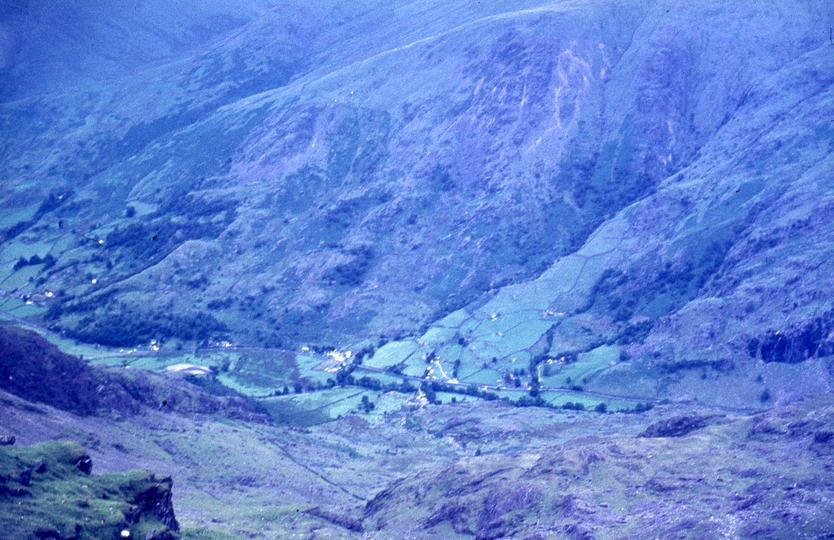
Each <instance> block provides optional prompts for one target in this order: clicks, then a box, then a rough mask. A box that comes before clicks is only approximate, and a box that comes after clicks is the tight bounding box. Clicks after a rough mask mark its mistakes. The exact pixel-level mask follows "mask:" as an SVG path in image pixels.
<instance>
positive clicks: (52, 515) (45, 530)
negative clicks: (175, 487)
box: [0, 442, 180, 540]
mask: <svg viewBox="0 0 834 540" xmlns="http://www.w3.org/2000/svg"><path fill="white" fill-rule="evenodd" d="M91 470H92V461H91V460H90V457H89V456H88V455H87V453H86V451H85V450H84V449H83V448H82V447H81V446H79V445H77V444H74V443H61V442H53V443H45V444H40V445H34V446H27V447H19V446H0V479H2V483H1V484H0V500H2V501H3V504H2V505H0V531H2V532H0V536H2V537H3V538H9V539H12V538H15V539H21V540H23V539H34V538H54V539H62V538H66V539H69V538H75V539H78V540H84V539H90V540H94V539H95V540H98V539H102V538H145V539H147V540H173V539H175V538H180V536H179V534H177V532H178V530H179V525H178V524H177V520H176V518H175V517H174V510H173V507H172V506H171V478H170V477H165V478H158V477H156V476H155V475H154V474H153V473H150V472H148V471H143V470H133V471H130V472H125V473H120V474H116V473H111V474H104V475H91V474H90V472H91Z"/></svg>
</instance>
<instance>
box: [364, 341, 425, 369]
mask: <svg viewBox="0 0 834 540" xmlns="http://www.w3.org/2000/svg"><path fill="white" fill-rule="evenodd" d="M416 349H417V343H415V342H414V341H410V340H409V341H393V342H391V343H387V344H385V345H383V346H382V347H380V348H379V349H378V350H377V351H376V353H374V355H373V356H372V357H370V358H366V359H365V361H364V362H363V363H364V364H365V365H367V366H369V367H376V368H388V367H391V366H395V365H397V364H399V363H400V362H402V361H403V360H405V359H406V358H407V357H408V356H409V355H410V354H411V353H413V352H414V351H415V350H416Z"/></svg>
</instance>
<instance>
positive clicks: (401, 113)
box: [0, 1, 834, 407]
mask: <svg viewBox="0 0 834 540" xmlns="http://www.w3.org/2000/svg"><path fill="white" fill-rule="evenodd" d="M153 6H154V5H153V4H148V8H147V9H149V10H153V9H158V8H154V7H153ZM229 9H230V8H229V7H227V6H225V5H224V4H221V3H217V4H211V5H210V7H207V8H206V11H205V12H202V11H201V12H199V13H188V14H187V15H176V16H175V15H171V16H172V17H174V19H176V17H184V19H182V20H183V21H186V22H185V23H183V24H184V26H183V28H191V30H188V31H183V30H181V29H180V27H179V26H177V25H176V24H174V23H173V22H172V21H173V19H171V20H168V19H164V20H162V21H160V22H158V23H157V22H154V21H152V20H151V21H149V22H147V24H149V25H150V27H148V28H156V27H155V26H154V25H159V28H160V30H159V32H156V33H155V32H149V33H147V35H149V36H150V35H152V36H154V37H152V38H151V37H142V36H144V35H146V32H145V30H144V28H146V27H145V26H142V27H141V28H143V30H142V31H141V32H138V33H137V35H136V36H135V37H134V38H132V39H133V40H134V41H128V42H127V44H126V45H125V48H123V49H114V52H113V54H114V58H116V60H117V62H116V64H118V66H117V67H118V69H116V68H114V69H113V70H112V71H106V72H105V73H106V76H103V77H102V78H100V79H96V80H90V81H87V82H84V84H80V83H79V84H80V85H79V86H75V88H74V89H67V90H62V89H61V88H60V87H59V86H58V85H56V84H52V83H50V84H49V85H48V88H47V90H48V92H49V93H46V94H39V93H38V92H41V91H43V90H42V89H41V88H40V87H39V86H38V85H36V84H35V83H27V82H26V81H27V80H28V79H26V77H24V76H23V75H20V74H21V73H29V71H28V70H29V69H30V68H33V66H34V65H35V64H36V63H37V58H39V57H38V54H41V53H39V52H37V51H36V50H35V49H34V48H33V47H35V45H34V44H33V45H31V47H29V46H28V45H27V47H29V48H24V49H21V51H23V52H20V53H19V54H18V55H11V56H8V58H10V59H9V60H7V68H6V69H7V70H10V71H7V72H4V73H5V74H4V75H3V76H4V77H5V78H6V80H9V81H15V85H16V86H15V90H14V91H13V94H12V97H10V98H9V100H8V101H6V102H5V103H4V104H3V105H2V106H0V112H1V113H2V124H0V125H1V126H2V127H0V129H2V130H3V133H4V134H5V135H6V136H5V137H4V138H3V140H2V143H0V144H2V147H0V149H1V150H2V152H1V153H2V156H3V157H2V158H0V159H2V167H0V171H2V172H0V174H2V175H3V176H2V178H3V182H4V184H5V185H8V186H9V189H8V190H7V191H6V192H5V193H4V194H3V195H2V199H0V207H2V208H3V214H2V222H0V227H2V233H0V234H2V238H3V240H2V253H0V279H2V282H0V287H3V290H4V291H5V293H4V294H5V297H4V303H3V304H2V306H0V307H2V308H3V309H4V310H5V311H8V312H11V313H13V314H15V315H17V316H21V317H27V318H29V319H30V320H38V321H42V322H43V323H44V324H47V325H49V326H50V327H51V328H52V329H53V330H55V331H60V332H62V333H63V334H65V335H66V336H68V337H71V338H73V339H76V340H80V341H84V342H91V343H99V344H103V345H108V346H113V347H131V346H136V345H142V344H144V345H147V344H148V343H150V342H152V341H154V342H155V343H157V344H158V343H160V342H162V344H163V347H169V348H175V347H176V346H185V347H189V348H191V347H193V346H194V345H195V344H202V345H203V346H205V345H207V344H209V343H212V344H215V343H218V342H223V341H226V342H229V343H231V344H236V345H254V346H266V347H271V348H283V349H290V350H298V347H299V346H300V345H304V344H319V345H333V346H338V347H340V348H348V347H355V346H365V345H368V344H374V345H379V341H380V340H382V341H386V340H391V339H400V340H402V339H405V338H409V336H410V337H411V338H413V342H411V344H409V345H407V346H406V347H411V351H410V352H409V354H411V355H412V356H413V358H412V360H413V361H414V362H415V366H412V367H410V368H409V369H411V370H412V371H413V373H412V374H413V375H415V376H416V375H420V374H422V371H423V369H424V367H425V359H429V358H439V361H446V362H448V363H450V364H451V363H454V362H455V361H457V362H458V363H459V364H461V365H463V366H464V368H466V369H463V370H462V372H465V373H467V374H468V375H467V376H468V377H470V380H469V382H470V383H472V384H476V383H477V384H493V385H494V384H496V382H498V381H500V380H501V379H502V378H505V379H506V377H508V376H512V377H516V378H519V380H521V379H524V385H525V386H524V388H525V389H530V390H531V391H533V392H534V394H535V389H534V387H535V388H537V387H539V386H541V387H544V388H547V387H552V388H556V387H568V388H569V387H572V386H579V387H583V388H585V389H586V390H589V389H590V390H595V391H597V392H599V393H609V394H627V395H631V396H645V397H647V398H651V397H654V398H657V397H673V398H676V399H678V398H697V399H704V400H708V401H711V402H717V403H722V404H724V405H731V406H743V407H749V406H752V405H757V406H761V405H762V404H765V405H768V404H769V403H770V402H772V400H773V399H777V400H790V399H793V397H795V396H796V395H797V394H801V393H803V392H818V391H826V390H828V389H829V382H828V381H829V374H828V365H829V363H828V358H829V357H830V356H831V352H832V351H831V347H832V344H831V338H829V337H828V334H829V333H830V332H831V331H832V327H831V325H832V323H831V321H832V320H834V319H832V316H831V309H832V306H830V305H829V304H830V301H829V298H828V296H829V295H828V294H827V291H828V290H830V285H831V284H830V283H829V279H830V278H829V277H828V276H830V275H831V272H830V271H828V270H829V269H828V267H827V265H828V264H830V263H829V262H828V261H830V260H831V257H830V250H831V248H830V242H831V228H830V227H828V226H827V224H828V223H829V222H830V216H831V214H830V210H829V206H830V203H829V198H830V192H831V190H830V187H829V184H830V182H829V181H828V180H827V178H828V176H830V174H828V173H829V172H830V171H831V161H830V160H831V157H830V153H831V144H832V143H833V142H834V131H832V129H834V128H832V125H831V122H830V116H831V115H830V114H829V113H830V112H831V110H832V101H831V92H830V89H831V87H832V82H834V79H832V75H831V74H832V73H834V69H832V67H834V66H832V61H834V59H833V58H832V55H831V54H830V52H831V44H830V43H829V39H828V35H827V33H826V32H824V31H823V30H824V29H825V28H827V26H826V25H825V23H824V21H825V20H826V19H825V18H826V17H829V18H830V14H828V12H827V11H825V6H824V4H823V3H822V2H810V1H809V2H800V3H796V2H777V3H775V4H769V5H768V6H761V5H759V4H758V3H755V2H742V3H739V4H733V5H732V6H725V5H720V6H719V5H715V4H714V3H713V2H706V1H703V2H688V3H686V4H671V3H669V4H663V3H660V4H659V3H655V2H613V1H595V2H587V3H581V4H576V3H571V2H541V1H538V2H537V1H529V2H524V3H522V4H518V3H514V5H513V10H508V8H507V7H506V5H505V4H504V3H501V2H484V3H478V4H472V5H469V4H467V5H466V6H465V7H461V9H457V8H455V9H453V8H452V7H451V6H449V5H448V3H445V2H444V3H441V2H411V3H409V2H405V3H402V4H399V5H396V6H392V5H387V4H386V5H385V6H379V5H375V4H370V3H369V4H364V5H358V6H354V7H352V8H351V9H350V10H348V11H345V10H341V9H338V8H336V7H333V8H332V9H331V8H330V7H321V8H319V9H317V10H313V9H311V8H307V7H304V6H296V7H287V6H282V7H280V8H278V7H268V6H267V4H263V5H261V4H259V5H258V6H255V4H254V3H253V4H252V6H251V7H250V8H247V9H246V10H242V11H241V13H244V15H245V16H241V18H239V19H235V20H232V19H229V18H223V21H224V22H223V24H220V23H218V24H219V26H218V25H214V26H206V25H207V24H208V23H205V22H200V21H205V20H216V18H215V19H212V17H214V15H212V13H227V12H228V10H229ZM212 10H215V11H212ZM224 10H225V11H224ZM120 13H121V12H120ZM21 17H23V18H24V19H26V18H25V17H24V16H23V15H21ZM113 17H116V15H113ZM118 17H123V15H122V14H120V15H118ZM118 17H117V18H116V19H112V18H111V19H105V20H106V21H111V22H105V23H102V25H100V26H96V30H95V32H97V33H101V34H103V35H106V36H109V39H113V38H112V34H108V32H110V31H111V30H112V28H114V27H118V24H117V22H112V21H117V20H122V19H118ZM15 20H17V19H15ZM21 20H23V19H21ZM26 20H30V19H26ZM143 20H145V19H143ZM143 24H144V23H143ZM195 25H196V26H195ZM200 25H203V26H205V27H206V28H209V27H210V31H208V30H207V31H206V32H204V33H199V32H197V33H195V32H196V30H194V28H198V27H201V26H200ZM223 25H226V26H223ZM227 27H228V29H227ZM232 27H233V29H232ZM166 28H168V29H175V30H170V32H168V31H167V30H165V29H166ZM163 30H165V31H163ZM369 30H373V31H369ZM62 32H64V33H62V34H60V35H62V36H63V35H74V34H73V32H72V30H71V29H66V30H62ZM166 32H167V33H166ZM197 34H199V36H198V35H197ZM50 35H51V34H50ZM56 39H57V38H56ZM61 39H64V38H61ZM157 39H161V40H163V41H164V42H165V43H168V44H169V45H168V46H167V48H165V51H164V53H159V56H155V57H153V58H150V59H148V60H147V62H144V63H141V62H140V63H138V64H137V63H134V64H129V63H127V59H128V58H130V57H132V56H137V55H136V54H135V51H141V50H146V49H149V48H154V47H156V43H157V41H155V40H157ZM105 42H108V43H109V42H110V41H106V40H105ZM33 43H34V42H33ZM56 43H57V44H58V45H60V43H62V41H60V40H59V41H57V42H56ZM178 43H179V44H180V45H177V44H178ZM58 45H56V46H58ZM175 45H176V46H175ZM38 50H40V49H38ZM62 50H64V49H62ZM27 51H29V52H27ZM138 56H141V55H138ZM79 58H80V57H79ZM95 58H96V57H84V58H82V59H79V60H78V62H81V63H84V62H86V63H87V64H84V65H90V66H93V65H98V63H97V62H98V60H96V59H95ZM119 62H121V63H119ZM57 64H60V66H63V67H61V68H60V69H75V68H74V67H73V66H75V64H72V63H67V62H66V61H64V60H61V61H57ZM57 64H56V65H57ZM50 65H51V64H50ZM60 69H59V68H58V67H55V68H54V70H55V71H54V73H53V75H55V74H57V73H59V72H60ZM86 69H87V68H82V67H79V68H78V70H79V72H81V73H85V72H86V71H85V70H86ZM56 76H57V75H56ZM38 84H40V83H38ZM43 84H44V85H46V84H47V83H43ZM554 261H555V263H554ZM446 316H448V317H451V318H448V317H447V318H445V319H444V318H443V317H446ZM431 325H433V326H432V327H431V328H430V326H431ZM427 329H428V331H427V332H426V330H427ZM424 332H425V333H424ZM417 336H421V337H419V338H418V337H417ZM412 345H413V347H412ZM154 346H157V345H154ZM600 347H614V349H613V350H612V349H604V350H602V349H600ZM593 351H596V352H593ZM432 355H434V356H432ZM582 355H585V356H582ZM588 355H590V356H588ZM609 356H611V358H613V359H611V360H609ZM565 358H582V359H583V362H584V361H585V359H587V358H594V362H595V363H594V364H593V366H590V367H589V366H586V365H585V364H584V363H582V362H580V364H582V366H581V367H582V370H581V373H579V372H577V373H579V374H577V373H574V371H576V369H577V367H576V366H573V367H571V368H570V370H567V368H566V367H565V360H564V359H565ZM603 358H604V359H605V360H604V365H603V363H601V362H603V360H602V359H603ZM629 359H630V360H631V361H630V362H627V363H620V364H618V362H620V361H621V360H629ZM408 361H409V360H408V359H407V358H400V357H396V358H394V357H390V358H389V357H385V356H383V357H381V358H378V359H377V360H376V363H375V365H376V366H377V367H378V368H379V369H388V368H392V367H394V366H397V365H400V364H401V363H402V362H406V363H408ZM610 362H613V365H611V364H610ZM421 363H422V367H420V366H417V364H421ZM510 364H514V365H512V366H511V365H510ZM546 366H551V367H550V368H548V370H547V371H548V372H547V373H545V372H544V368H545V367H546ZM402 368H403V366H401V369H402ZM519 368H521V371H522V373H517V371H518V369H519ZM571 370H573V371H571ZM681 370H682V371H681ZM455 371H458V370H457V368H456V369H455ZM418 372H419V373H418ZM569 372H570V374H569ZM410 373H411V372H410ZM457 378H460V379H465V377H464V376H463V375H461V376H460V377H451V376H449V377H445V379H446V380H452V379H457ZM716 381H717V382H716ZM533 397H535V396H533Z"/></svg>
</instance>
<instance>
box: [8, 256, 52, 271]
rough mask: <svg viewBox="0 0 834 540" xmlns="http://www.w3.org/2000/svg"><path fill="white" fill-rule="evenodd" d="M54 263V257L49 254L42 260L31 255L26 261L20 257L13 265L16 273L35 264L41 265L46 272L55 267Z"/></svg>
mask: <svg viewBox="0 0 834 540" xmlns="http://www.w3.org/2000/svg"><path fill="white" fill-rule="evenodd" d="M55 262H56V261H55V257H54V256H53V255H52V254H51V253H48V254H46V255H45V256H44V257H43V258H41V257H40V256H38V255H32V256H31V257H29V258H28V259H27V258H25V257H21V258H19V259H18V260H17V262H16V263H15V264H14V270H15V271H18V270H20V269H21V268H23V267H24V266H35V265H37V264H42V265H43V269H44V270H47V269H49V268H52V267H53V266H55Z"/></svg>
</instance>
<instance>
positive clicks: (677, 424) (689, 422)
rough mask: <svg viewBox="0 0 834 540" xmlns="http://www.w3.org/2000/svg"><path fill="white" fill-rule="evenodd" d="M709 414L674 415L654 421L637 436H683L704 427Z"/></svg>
mask: <svg viewBox="0 0 834 540" xmlns="http://www.w3.org/2000/svg"><path fill="white" fill-rule="evenodd" d="M710 418H712V417H711V416H698V415H692V416H675V417H674V418H667V419H666V420H661V421H660V422H655V423H654V424H652V425H650V426H649V427H647V428H646V430H645V431H643V433H641V434H640V435H638V437H684V436H686V435H689V434H690V433H691V432H693V431H695V430H697V429H701V428H703V427H706V425H707V423H708V421H709V419H710Z"/></svg>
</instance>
